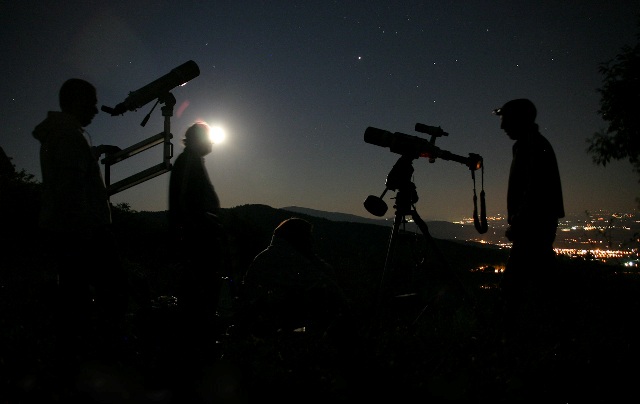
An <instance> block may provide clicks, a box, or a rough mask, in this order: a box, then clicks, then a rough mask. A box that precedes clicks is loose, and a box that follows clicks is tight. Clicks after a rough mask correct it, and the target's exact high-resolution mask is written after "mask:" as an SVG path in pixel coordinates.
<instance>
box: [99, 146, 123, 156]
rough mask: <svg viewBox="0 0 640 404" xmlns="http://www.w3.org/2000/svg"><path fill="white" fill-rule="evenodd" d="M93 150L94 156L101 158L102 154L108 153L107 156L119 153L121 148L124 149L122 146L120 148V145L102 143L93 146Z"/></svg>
mask: <svg viewBox="0 0 640 404" xmlns="http://www.w3.org/2000/svg"><path fill="white" fill-rule="evenodd" d="M92 150H93V154H94V156H95V157H96V159H97V158H100V156H101V155H103V154H106V155H107V156H108V155H110V154H113V153H117V152H119V151H120V150H122V149H121V148H119V147H118V146H112V145H109V144H101V145H100V146H94V147H92Z"/></svg>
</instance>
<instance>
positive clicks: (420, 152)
mask: <svg viewBox="0 0 640 404" xmlns="http://www.w3.org/2000/svg"><path fill="white" fill-rule="evenodd" d="M416 131H419V132H423V133H427V134H429V135H431V140H427V139H423V138H421V137H419V136H413V135H407V134H406V133H400V132H395V133H391V132H389V131H386V130H383V129H378V128H374V127H371V126H369V127H368V128H367V129H366V130H365V132H364V141H365V142H367V143H369V144H373V145H376V146H380V147H388V148H389V150H391V151H392V152H393V153H397V154H401V155H403V156H408V157H411V158H414V159H415V158H419V157H425V158H428V159H429V162H431V163H433V162H434V161H435V160H436V159H437V158H440V159H443V160H451V161H456V162H458V163H462V164H464V165H466V166H467V167H469V169H470V170H472V171H474V170H478V169H480V168H482V157H481V156H480V155H478V154H475V153H469V156H468V157H464V156H460V155H457V154H454V153H451V152H449V151H447V150H443V149H440V148H439V147H437V146H436V145H435V139H436V138H437V137H440V136H448V133H447V132H445V131H443V130H442V129H441V128H440V127H435V126H429V125H424V124H420V123H417V124H416Z"/></svg>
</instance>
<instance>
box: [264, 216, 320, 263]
mask: <svg viewBox="0 0 640 404" xmlns="http://www.w3.org/2000/svg"><path fill="white" fill-rule="evenodd" d="M312 231H313V225H312V224H311V223H309V222H308V221H306V220H304V219H300V218H297V217H292V218H289V219H286V220H283V221H282V222H280V224H279V225H278V226H277V227H276V228H275V230H274V231H273V236H274V237H278V238H280V239H283V240H286V241H287V242H289V244H291V245H292V246H293V247H294V248H295V249H296V250H298V251H300V252H301V253H303V254H304V255H306V256H312V255H313V254H314V251H313V237H312Z"/></svg>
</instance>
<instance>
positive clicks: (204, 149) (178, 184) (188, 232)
mask: <svg viewBox="0 0 640 404" xmlns="http://www.w3.org/2000/svg"><path fill="white" fill-rule="evenodd" d="M182 143H183V144H184V150H183V152H182V153H180V154H179V155H178V157H176V159H175V161H174V164H173V167H172V169H171V175H170V178H169V210H168V222H169V231H170V234H171V236H172V238H173V240H174V241H175V242H176V243H177V246H178V249H179V250H178V252H179V254H180V259H181V261H182V264H183V265H182V268H181V273H180V274H179V275H180V276H179V278H178V279H179V281H178V282H177V290H176V294H177V298H178V301H177V304H178V309H179V312H180V313H181V318H182V320H183V321H184V328H183V329H184V335H185V337H186V338H190V340H189V341H185V347H189V348H190V349H193V350H198V351H199V354H202V355H200V356H201V357H204V356H208V357H213V356H214V355H217V352H215V349H213V348H214V346H215V341H216V338H217V337H218V336H219V335H220V333H221V331H222V330H221V329H220V322H219V319H218V318H217V317H216V310H217V307H218V300H219V296H220V288H221V285H222V277H223V276H224V274H225V269H224V259H223V254H222V240H223V238H224V232H223V231H224V229H223V226H222V224H221V220H220V199H219V198H218V194H217V193H216V190H215V188H214V186H213V184H212V182H211V179H210V177H209V173H208V172H207V168H206V167H205V160H204V157H205V156H206V155H207V154H209V153H211V151H212V142H211V139H210V137H209V126H208V125H207V124H206V123H204V122H196V123H194V124H192V125H191V126H189V128H187V130H186V132H185V135H184V138H183V139H182Z"/></svg>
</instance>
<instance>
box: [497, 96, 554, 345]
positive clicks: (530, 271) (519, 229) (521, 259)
mask: <svg viewBox="0 0 640 404" xmlns="http://www.w3.org/2000/svg"><path fill="white" fill-rule="evenodd" d="M493 112H494V114H495V115H498V116H500V118H501V125H500V128H501V129H502V130H504V132H505V133H506V134H507V136H509V138H510V139H512V140H515V143H514V144H513V159H512V162H511V169H510V172H509V183H508V190H507V214H508V217H507V221H508V224H509V227H508V228H507V230H506V232H505V236H506V237H507V238H508V239H509V241H511V242H512V247H511V252H510V255H509V259H508V261H507V265H506V268H505V271H504V274H503V278H502V281H501V284H500V288H501V292H502V296H503V298H504V301H505V305H506V307H505V308H506V312H505V314H506V325H507V327H509V328H508V330H518V329H520V331H522V332H523V333H524V334H530V335H531V334H533V332H532V330H535V329H540V328H542V327H545V326H546V325H547V324H548V322H547V321H549V320H550V316H551V315H552V314H553V313H552V312H551V311H550V309H554V308H553V307H552V306H553V304H554V301H555V297H556V296H557V295H556V292H555V290H554V287H555V286H556V285H555V283H556V282H557V268H556V262H555V252H554V250H553V243H554V240H555V237H556V230H557V227H558V219H560V218H562V217H564V206H563V199H562V186H561V182H560V174H559V171H558V164H557V161H556V155H555V153H554V150H553V147H552V146H551V144H550V143H549V141H548V140H547V139H546V138H545V137H544V136H542V135H541V134H540V132H539V130H538V125H537V124H536V123H535V120H536V114H537V111H536V107H535V105H534V104H533V103H532V102H531V101H530V100H528V99H515V100H511V101H509V102H507V103H506V104H504V105H503V106H502V107H501V108H498V109H496V110H494V111H493ZM540 321H542V322H543V323H540ZM527 326H528V327H531V329H529V330H528V331H527V330H522V329H521V328H522V327H525V328H526V327H527Z"/></svg>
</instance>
